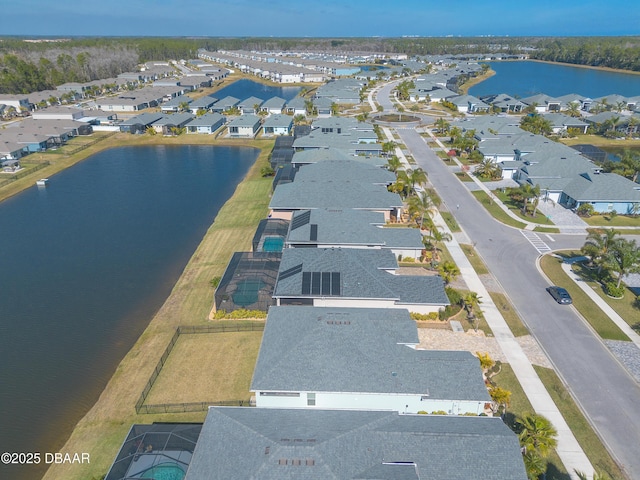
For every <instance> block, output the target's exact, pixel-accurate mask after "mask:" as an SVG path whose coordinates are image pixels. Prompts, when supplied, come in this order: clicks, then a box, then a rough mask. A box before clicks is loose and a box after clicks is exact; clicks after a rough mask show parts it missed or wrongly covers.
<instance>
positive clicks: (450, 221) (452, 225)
mask: <svg viewBox="0 0 640 480" xmlns="http://www.w3.org/2000/svg"><path fill="white" fill-rule="evenodd" d="M440 215H442V218H443V219H444V222H445V223H446V224H447V226H448V227H449V230H451V231H452V232H453V233H456V232H461V231H462V230H461V229H460V225H458V222H456V219H455V218H454V217H453V215H452V214H451V212H440Z"/></svg>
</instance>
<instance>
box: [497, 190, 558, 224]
mask: <svg viewBox="0 0 640 480" xmlns="http://www.w3.org/2000/svg"><path fill="white" fill-rule="evenodd" d="M493 194H494V195H495V196H496V197H498V198H499V199H500V201H501V202H502V203H504V204H505V205H506V206H507V207H508V208H509V210H511V211H512V212H513V213H515V214H516V215H517V216H518V217H520V218H522V219H523V220H526V221H528V222H532V223H539V224H540V225H554V223H553V222H552V221H551V220H549V219H548V218H547V217H546V216H545V215H544V214H543V213H542V212H540V210H537V209H536V216H535V217H532V216H530V215H526V216H525V215H523V214H522V210H521V205H520V203H517V202H514V201H513V200H512V199H511V198H510V197H509V195H507V193H506V192H503V191H501V190H494V191H493Z"/></svg>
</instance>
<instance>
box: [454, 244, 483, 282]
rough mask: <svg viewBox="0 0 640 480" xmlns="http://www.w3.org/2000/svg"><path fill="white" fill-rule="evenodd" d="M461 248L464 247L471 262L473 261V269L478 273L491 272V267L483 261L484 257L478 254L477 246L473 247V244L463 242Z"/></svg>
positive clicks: (463, 249)
mask: <svg viewBox="0 0 640 480" xmlns="http://www.w3.org/2000/svg"><path fill="white" fill-rule="evenodd" d="M460 248H461V249H462V251H463V252H464V254H465V255H466V256H467V259H468V260H469V263H471V266H472V267H473V269H474V270H475V271H476V273H477V274H478V275H486V274H488V273H489V269H488V268H487V266H486V265H485V264H484V262H483V261H482V258H480V255H478V253H477V252H476V250H475V248H473V245H469V244H466V243H461V244H460Z"/></svg>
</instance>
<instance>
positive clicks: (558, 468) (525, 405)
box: [493, 363, 570, 480]
mask: <svg viewBox="0 0 640 480" xmlns="http://www.w3.org/2000/svg"><path fill="white" fill-rule="evenodd" d="M493 381H495V382H496V384H497V385H498V386H499V387H501V388H504V389H505V390H509V391H510V392H511V402H510V404H509V407H508V408H507V413H506V414H505V418H504V420H505V423H506V424H507V425H509V427H511V428H512V429H513V428H515V427H514V425H515V421H516V420H517V419H518V418H521V417H522V416H523V415H525V414H527V413H532V412H533V411H534V410H533V407H532V406H531V403H529V399H528V398H527V396H526V395H525V393H524V390H522V386H520V382H518V379H517V378H516V376H515V374H514V373H513V369H512V368H511V365H509V364H505V363H503V364H502V365H501V368H500V373H498V374H496V375H494V376H493ZM546 478H547V480H569V478H570V477H569V474H568V473H567V470H566V468H565V467H564V465H563V464H562V461H561V460H560V457H558V455H557V454H556V453H555V451H554V452H553V454H552V455H551V456H550V457H549V458H548V459H547V474H546Z"/></svg>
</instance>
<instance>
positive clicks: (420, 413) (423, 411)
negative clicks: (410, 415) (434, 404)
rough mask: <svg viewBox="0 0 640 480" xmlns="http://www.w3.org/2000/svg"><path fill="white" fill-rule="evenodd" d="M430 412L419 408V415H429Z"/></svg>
mask: <svg viewBox="0 0 640 480" xmlns="http://www.w3.org/2000/svg"><path fill="white" fill-rule="evenodd" d="M428 414H429V412H427V411H425V410H418V415H428Z"/></svg>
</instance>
